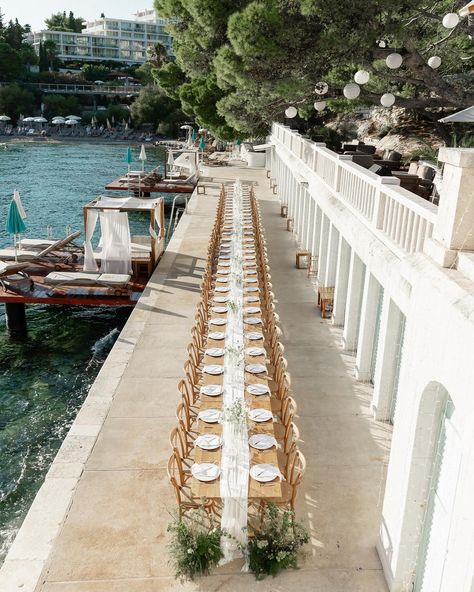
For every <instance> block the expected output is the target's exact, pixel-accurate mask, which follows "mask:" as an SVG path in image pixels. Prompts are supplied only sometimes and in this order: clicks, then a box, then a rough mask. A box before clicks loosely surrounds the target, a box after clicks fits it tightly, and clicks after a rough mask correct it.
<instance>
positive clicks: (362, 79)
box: [354, 70, 370, 84]
mask: <svg viewBox="0 0 474 592" xmlns="http://www.w3.org/2000/svg"><path fill="white" fill-rule="evenodd" d="M369 78H370V74H369V73H368V72H367V70H357V72H356V73H355V74H354V80H355V81H356V82H357V84H367V82H369Z"/></svg>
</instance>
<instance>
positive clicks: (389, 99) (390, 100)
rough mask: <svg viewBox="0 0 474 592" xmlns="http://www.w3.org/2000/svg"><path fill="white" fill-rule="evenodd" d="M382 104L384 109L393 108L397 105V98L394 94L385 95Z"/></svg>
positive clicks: (381, 100)
mask: <svg viewBox="0 0 474 592" xmlns="http://www.w3.org/2000/svg"><path fill="white" fill-rule="evenodd" d="M380 103H381V104H382V105H383V106H384V107H391V106H392V105H393V104H394V103H395V97H394V95H392V93H385V94H384V95H382V96H381V97H380Z"/></svg>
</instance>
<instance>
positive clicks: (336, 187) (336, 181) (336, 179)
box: [334, 154, 352, 192]
mask: <svg viewBox="0 0 474 592" xmlns="http://www.w3.org/2000/svg"><path fill="white" fill-rule="evenodd" d="M342 160H352V156H351V155H350V154H338V156H337V163H336V168H335V170H334V191H337V192H339V178H340V172H341V170H342V166H341V163H340V161H342Z"/></svg>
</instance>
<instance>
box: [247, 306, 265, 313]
mask: <svg viewBox="0 0 474 592" xmlns="http://www.w3.org/2000/svg"><path fill="white" fill-rule="evenodd" d="M244 312H245V314H257V313H259V312H262V311H261V308H260V307H259V306H246V307H245V308H244Z"/></svg>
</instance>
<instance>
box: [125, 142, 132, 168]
mask: <svg viewBox="0 0 474 592" xmlns="http://www.w3.org/2000/svg"><path fill="white" fill-rule="evenodd" d="M125 162H126V163H127V164H128V166H130V165H131V164H132V162H133V154H132V149H131V148H130V146H129V147H128V148H127V152H125Z"/></svg>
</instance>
